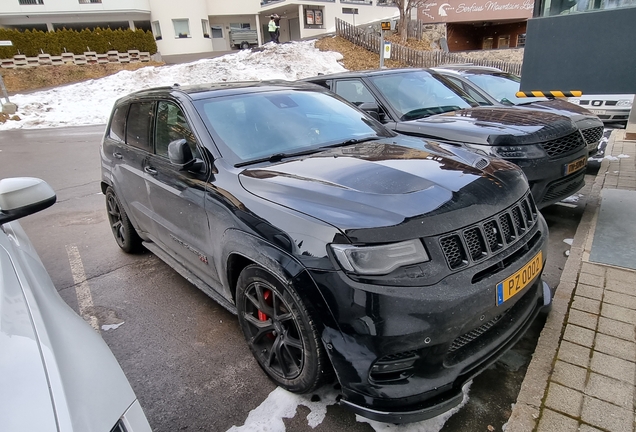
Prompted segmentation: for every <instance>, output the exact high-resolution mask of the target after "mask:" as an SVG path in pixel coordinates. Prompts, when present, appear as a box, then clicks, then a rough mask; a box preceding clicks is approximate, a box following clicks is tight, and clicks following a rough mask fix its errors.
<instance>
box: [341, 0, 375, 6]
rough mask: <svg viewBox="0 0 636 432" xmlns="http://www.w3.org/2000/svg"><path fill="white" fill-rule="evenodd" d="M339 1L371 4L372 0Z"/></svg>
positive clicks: (342, 0)
mask: <svg viewBox="0 0 636 432" xmlns="http://www.w3.org/2000/svg"><path fill="white" fill-rule="evenodd" d="M340 3H353V4H364V5H373V0H340Z"/></svg>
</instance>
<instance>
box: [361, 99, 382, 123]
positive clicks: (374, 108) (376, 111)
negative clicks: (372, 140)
mask: <svg viewBox="0 0 636 432" xmlns="http://www.w3.org/2000/svg"><path fill="white" fill-rule="evenodd" d="M358 109H361V110H362V111H364V112H366V113H367V114H369V115H370V116H371V117H373V118H374V119H376V120H378V121H380V107H379V106H378V104H377V103H375V102H363V103H361V104H360V105H359V106H358Z"/></svg>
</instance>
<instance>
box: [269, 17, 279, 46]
mask: <svg viewBox="0 0 636 432" xmlns="http://www.w3.org/2000/svg"><path fill="white" fill-rule="evenodd" d="M274 18H275V17H274V15H272V16H271V17H270V20H269V25H268V26H267V31H268V32H269V37H270V38H271V40H272V42H275V43H278V29H279V28H280V26H278V25H276V20H275V19H274Z"/></svg>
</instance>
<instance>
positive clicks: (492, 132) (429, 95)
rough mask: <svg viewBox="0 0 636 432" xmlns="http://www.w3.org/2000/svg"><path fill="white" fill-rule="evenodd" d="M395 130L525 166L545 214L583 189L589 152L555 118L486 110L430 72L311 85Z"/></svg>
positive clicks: (567, 123) (351, 75)
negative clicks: (333, 95) (332, 94)
mask: <svg viewBox="0 0 636 432" xmlns="http://www.w3.org/2000/svg"><path fill="white" fill-rule="evenodd" d="M302 81H308V82H312V83H315V84H319V85H321V86H323V87H326V88H328V89H330V90H332V91H333V92H335V93H337V94H338V95H340V96H341V97H343V98H344V99H346V100H348V101H349V102H351V103H354V104H355V105H357V106H358V107H359V108H361V109H363V110H366V111H368V112H370V113H373V115H374V116H375V117H377V118H378V119H379V120H380V121H381V122H383V123H384V124H385V126H387V127H388V128H389V129H392V130H394V131H396V132H400V133H403V134H407V135H414V136H420V137H425V138H430V139H437V140H443V141H446V142H452V143H456V144H459V145H464V146H467V147H469V148H471V149H472V150H474V151H476V152H478V153H480V154H483V155H491V156H495V157H500V158H502V159H505V160H508V161H511V162H514V163H515V164H517V165H519V166H520V167H521V169H522V170H523V172H524V173H525V175H526V177H527V178H528V182H529V183H530V189H531V190H532V195H533V196H534V199H535V201H536V203H537V206H538V207H539V208H543V207H546V206H548V205H550V204H554V203H555V202H557V201H560V200H562V199H563V198H566V197H568V196H570V195H572V194H573V193H575V192H576V191H578V190H579V189H581V188H582V187H583V186H584V184H585V169H584V168H585V167H586V166H587V156H588V152H587V149H586V142H585V140H584V139H583V136H582V135H581V131H580V130H579V128H578V127H577V125H576V124H575V123H574V122H573V121H572V119H571V118H570V117H568V116H564V115H559V114H557V113H553V112H550V111H547V110H546V111H545V112H540V111H537V110H524V109H520V108H508V107H495V106H492V107H480V106H479V104H478V103H477V102H476V101H475V100H474V99H472V98H471V96H469V95H468V94H467V93H465V92H464V91H463V90H461V89H460V88H459V87H457V86H456V85H455V84H453V83H451V82H450V81H449V80H448V78H446V77H444V76H442V75H441V74H439V73H437V72H435V71H433V70H426V69H381V70H373V71H361V72H342V73H338V74H332V75H321V76H317V77H313V78H307V79H304V80H302Z"/></svg>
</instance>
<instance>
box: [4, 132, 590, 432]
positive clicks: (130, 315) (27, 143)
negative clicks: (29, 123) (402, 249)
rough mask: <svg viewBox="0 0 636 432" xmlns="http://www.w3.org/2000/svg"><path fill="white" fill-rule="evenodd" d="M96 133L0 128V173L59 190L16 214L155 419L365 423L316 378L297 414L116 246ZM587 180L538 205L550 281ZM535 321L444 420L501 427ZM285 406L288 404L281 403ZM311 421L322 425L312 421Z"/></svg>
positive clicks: (476, 427)
mask: <svg viewBox="0 0 636 432" xmlns="http://www.w3.org/2000/svg"><path fill="white" fill-rule="evenodd" d="M102 132H103V126H91V127H79V128H60V129H48V130H44V129H40V130H28V131H27V130H25V131H10V132H2V133H0V151H1V153H0V157H1V159H0V160H2V172H3V177H12V176H34V177H40V178H43V179H44V180H46V181H47V182H49V184H50V185H51V186H52V187H53V188H54V189H55V190H56V192H57V194H58V202H57V204H55V205H54V206H53V207H52V208H50V209H48V210H46V211H43V212H41V213H38V214H35V215H33V216H30V217H28V218H25V219H24V220H22V221H21V223H22V225H23V227H24V228H25V230H26V231H27V233H28V234H29V236H30V237H31V240H32V242H33V244H34V245H35V247H36V249H37V250H38V253H39V254H40V257H41V258H42V261H43V262H44V264H45V266H46V268H47V270H48V271H49V273H50V275H51V278H52V279H53V282H54V284H55V286H56V287H57V289H58V290H59V292H60V294H61V295H62V297H63V298H64V300H65V301H66V302H67V303H68V304H69V305H70V306H71V307H72V308H73V309H74V310H75V311H77V312H84V313H87V314H90V315H92V316H95V317H96V318H97V319H98V320H99V323H100V325H101V328H102V330H101V333H102V336H103V338H104V339H105V340H106V342H107V343H108V345H109V346H110V347H111V349H112V350H113V352H114V353H115V356H116V357H117V359H118V360H119V362H120V363H121V365H122V368H123V369H124V371H125V372H126V375H127V376H128V378H129V380H130V381H131V384H132V386H133V388H134V390H135V391H136V393H137V396H138V397H139V399H140V401H141V403H142V406H143V407H144V409H145V411H146V415H147V416H148V419H149V421H150V424H151V425H152V427H153V429H154V430H155V431H175V430H202V431H225V430H228V429H230V428H232V427H233V426H237V427H240V426H242V425H246V427H245V430H258V428H257V427H256V426H255V423H249V419H248V416H249V415H250V411H252V410H255V411H254V414H253V418H252V420H254V418H257V417H258V413H259V412H258V410H257V408H258V407H259V406H260V407H263V408H267V409H266V410H265V411H266V413H265V415H264V416H263V417H272V418H277V416H278V417H280V418H281V420H280V422H278V423H271V424H270V427H271V428H273V430H282V429H281V427H286V428H287V430H294V431H302V430H315V431H339V430H345V429H346V430H351V431H358V430H359V431H369V430H372V428H371V426H369V425H368V424H367V423H362V422H358V421H357V420H356V418H355V416H354V415H353V414H351V413H350V412H348V411H346V410H345V409H344V408H342V407H340V406H338V405H337V404H335V402H336V397H337V389H334V388H332V387H328V388H325V389H321V391H320V392H319V397H313V399H314V400H312V396H311V395H309V396H307V397H306V398H305V399H303V400H301V401H300V403H301V405H304V406H299V407H298V408H297V409H296V411H295V413H296V414H295V415H294V414H293V413H294V411H293V408H294V403H295V404H296V405H298V403H299V402H298V400H296V399H294V397H291V396H289V397H288V396H287V395H284V394H281V392H279V391H277V390H276V388H275V386H274V385H273V384H272V383H271V382H270V381H269V380H268V379H267V378H266V377H265V375H264V374H263V373H262V372H261V370H260V369H259V367H258V365H257V363H256V361H255V360H254V359H253V357H252V355H251V353H250V352H249V349H248V348H247V345H246V344H245V342H244V339H243V335H242V333H241V331H240V328H239V326H238V324H237V322H236V317H235V316H233V315H232V314H230V313H229V312H227V311H226V310H225V309H224V308H222V307H221V306H219V305H217V304H216V303H215V302H214V301H213V300H211V299H209V298H208V297H207V296H205V295H204V294H203V293H202V292H201V291H199V290H198V289H197V288H196V287H194V286H193V285H192V284H190V283H189V282H188V281H187V280H185V279H184V278H182V277H181V276H179V275H178V274H177V273H176V272H175V271H174V270H172V269H171V268H170V267H168V266H167V265H165V264H164V263H163V262H162V261H161V260H159V259H158V258H156V257H155V256H154V255H152V254H150V253H148V252H146V253H142V254H139V255H126V254H124V253H122V252H121V251H120V249H119V248H118V247H117V245H116V243H115V241H114V240H113V238H112V234H111V232H110V228H109V226H108V222H107V218H106V212H105V205H104V196H103V195H102V194H101V192H100V189H99V179H100V167H99V153H98V152H99V143H100V140H101V135H102ZM589 183H591V182H590V181H588V186H587V187H589ZM585 191H586V189H583V190H582V191H580V193H579V194H578V195H577V198H578V201H576V200H574V199H573V200H572V202H570V203H566V204H565V205H555V206H551V207H549V208H547V209H545V210H544V212H543V213H544V216H545V217H546V220H547V222H548V224H549V227H550V234H551V237H550V245H549V258H548V262H547V266H546V269H545V271H544V279H545V280H546V281H547V282H548V284H549V285H551V286H553V287H554V286H555V285H556V283H557V282H558V280H559V278H560V274H561V270H562V269H563V265H564V263H565V260H566V258H567V257H566V252H567V250H568V248H569V245H568V243H567V242H566V241H567V239H571V238H572V237H573V235H574V232H575V230H576V226H577V224H578V220H579V218H580V216H581V214H582V209H583V206H584V203H585V194H586V192H585ZM85 283H86V284H87V285H88V288H89V290H90V294H91V295H90V302H87V301H85V300H82V301H78V295H77V290H78V287H79V286H83V285H84V284H85ZM540 329H541V322H540V321H538V322H537V324H536V325H535V326H534V328H533V329H532V330H531V331H530V332H529V334H528V336H527V337H526V338H525V339H523V340H522V341H521V342H520V343H518V344H517V346H515V347H514V348H513V349H512V350H511V351H510V352H509V354H507V355H506V356H504V358H503V359H502V360H500V361H499V362H498V363H497V364H495V365H494V366H493V367H491V368H490V369H488V370H487V371H486V372H484V373H483V374H482V375H480V376H479V377H477V378H476V379H475V380H474V382H473V385H472V386H471V389H470V399H469V402H468V403H467V405H466V406H465V407H464V408H462V410H460V411H459V412H458V413H457V414H456V415H454V416H453V417H451V418H450V420H448V421H447V422H446V424H445V426H444V427H443V430H445V431H480V430H489V429H488V426H489V425H490V426H492V427H494V428H495V429H494V430H501V427H502V425H503V424H504V423H505V422H506V421H507V418H508V416H509V414H510V406H511V404H512V403H514V401H515V399H516V394H517V392H518V390H519V387H520V385H521V381H522V379H523V375H524V373H525V368H526V367H527V364H528V362H529V360H530V356H531V354H532V352H533V349H534V344H535V343H536V338H537V337H538V333H539V332H540ZM316 399H319V400H316ZM307 405H308V406H309V407H308V406H307ZM289 407H292V412H291V413H289V412H285V410H286V409H287V410H289ZM308 414H311V415H310V416H309V419H308V418H307V416H308ZM325 414H326V415H325ZM323 415H324V418H323V417H322V416H323ZM284 416H289V417H291V418H289V419H285V420H282V417H284ZM246 422H247V423H246ZM308 422H309V423H311V424H312V425H313V424H317V426H316V427H315V429H314V428H312V427H311V426H310V425H309V423H308ZM250 425H251V426H250ZM272 425H274V426H272ZM282 425H284V426H282ZM276 427H278V429H276ZM376 427H377V426H376ZM261 430H263V429H261ZM431 430H436V429H431Z"/></svg>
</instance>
